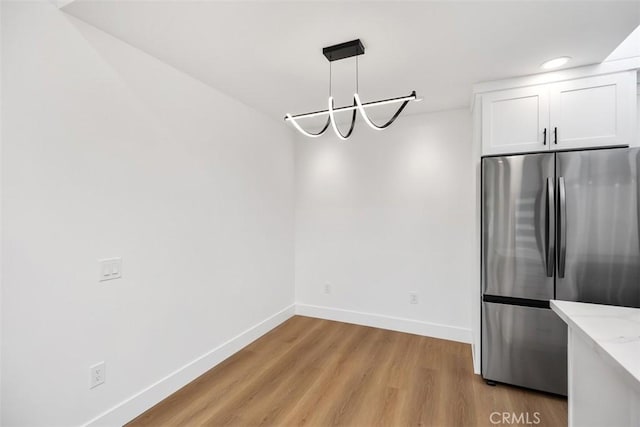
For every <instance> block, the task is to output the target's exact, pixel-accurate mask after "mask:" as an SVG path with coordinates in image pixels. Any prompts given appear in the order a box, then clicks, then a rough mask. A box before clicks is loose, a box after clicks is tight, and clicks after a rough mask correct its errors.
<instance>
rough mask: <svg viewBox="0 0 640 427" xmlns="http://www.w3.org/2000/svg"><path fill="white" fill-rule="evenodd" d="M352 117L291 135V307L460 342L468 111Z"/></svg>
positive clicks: (467, 267) (465, 295) (468, 201)
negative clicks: (351, 123)
mask: <svg viewBox="0 0 640 427" xmlns="http://www.w3.org/2000/svg"><path fill="white" fill-rule="evenodd" d="M356 126H357V127H356V130H355V131H354V137H352V138H351V139H350V140H349V141H347V142H340V141H338V140H337V139H336V137H335V136H334V135H333V134H332V133H331V130H329V132H328V133H327V135H328V136H323V137H321V138H318V139H316V140H309V139H307V138H304V137H300V140H299V141H298V143H297V144H296V260H295V267H296V300H297V302H298V303H300V304H301V305H300V306H299V312H300V313H302V314H310V315H320V316H325V317H333V318H336V319H340V320H350V321H356V322H359V323H365V324H371V325H376V326H387V327H391V328H396V329H401V330H406V331H411V332H415V333H424V334H427V335H433V336H441V337H446V338H451V339H457V340H461V341H467V342H470V341H471V331H470V327H471V325H470V323H471V315H470V306H471V298H470V286H472V284H475V280H474V278H475V274H476V272H475V270H474V268H475V263H474V259H473V254H474V251H473V249H474V248H473V245H474V244H475V242H474V239H473V231H474V219H475V210H474V200H475V199H474V182H475V181H474V179H475V178H474V173H475V171H474V170H473V167H472V165H473V163H472V143H471V113H470V112H469V110H467V109H464V110H453V111H445V112H439V113H432V114H421V115H413V116H403V117H401V118H400V119H398V121H397V122H396V123H395V124H394V125H393V126H391V127H390V128H388V129H387V130H385V131H382V132H377V131H374V130H372V129H370V128H368V127H367V126H366V125H365V124H364V123H363V122H362V121H359V122H358V123H357V124H356ZM325 283H330V285H331V293H330V294H325V293H324V284H325ZM409 292H417V293H418V294H419V304H416V305H411V304H409Z"/></svg>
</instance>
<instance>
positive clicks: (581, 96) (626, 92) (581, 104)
mask: <svg viewBox="0 0 640 427" xmlns="http://www.w3.org/2000/svg"><path fill="white" fill-rule="evenodd" d="M635 80H636V76H635V71H632V72H625V73H618V74H609V75H604V76H597V77H589V78H584V79H578V80H571V81H567V82H561V83H554V84H552V85H550V86H549V94H550V95H549V97H550V117H551V149H570V148H589V147H606V146H612V145H629V144H631V142H632V137H633V134H634V132H635V129H634V116H635V95H636V94H635V92H636V85H635Z"/></svg>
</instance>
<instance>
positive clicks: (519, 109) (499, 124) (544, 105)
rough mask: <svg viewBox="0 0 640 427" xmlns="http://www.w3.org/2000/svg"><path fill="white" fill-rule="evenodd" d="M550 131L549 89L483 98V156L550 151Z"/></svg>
mask: <svg viewBox="0 0 640 427" xmlns="http://www.w3.org/2000/svg"><path fill="white" fill-rule="evenodd" d="M548 128H549V100H548V89H547V87H546V86H532V87H527V88H520V89H511V90H504V91H499V92H492V93H487V94H485V95H482V154H483V155H487V154H509V153H523V152H532V151H542V150H548V149H549V148H548V147H549V133H548ZM545 130H546V139H545Z"/></svg>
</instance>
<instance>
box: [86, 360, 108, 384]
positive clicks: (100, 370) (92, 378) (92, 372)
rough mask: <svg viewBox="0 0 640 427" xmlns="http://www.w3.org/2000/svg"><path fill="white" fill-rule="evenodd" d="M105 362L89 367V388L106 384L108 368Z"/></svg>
mask: <svg viewBox="0 0 640 427" xmlns="http://www.w3.org/2000/svg"><path fill="white" fill-rule="evenodd" d="M105 369H106V368H105V364H104V362H100V363H96V364H95V365H93V366H90V367H89V388H90V389H91V388H94V387H97V386H99V385H100V384H104V380H105V375H106V370H105Z"/></svg>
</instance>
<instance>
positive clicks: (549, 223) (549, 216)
mask: <svg viewBox="0 0 640 427" xmlns="http://www.w3.org/2000/svg"><path fill="white" fill-rule="evenodd" d="M554 205H555V198H554V196H553V178H547V205H546V209H545V218H544V221H545V248H546V251H547V253H546V259H545V262H546V270H547V277H553V266H554V259H555V253H554V249H555V247H554V246H555V245H554V243H555V242H554V240H555V239H554V236H553V234H554V233H553V229H554V216H555V210H556V209H555V206H554Z"/></svg>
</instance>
